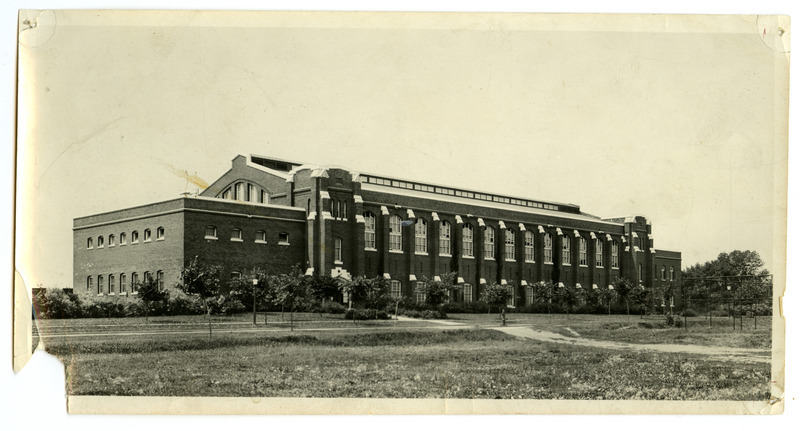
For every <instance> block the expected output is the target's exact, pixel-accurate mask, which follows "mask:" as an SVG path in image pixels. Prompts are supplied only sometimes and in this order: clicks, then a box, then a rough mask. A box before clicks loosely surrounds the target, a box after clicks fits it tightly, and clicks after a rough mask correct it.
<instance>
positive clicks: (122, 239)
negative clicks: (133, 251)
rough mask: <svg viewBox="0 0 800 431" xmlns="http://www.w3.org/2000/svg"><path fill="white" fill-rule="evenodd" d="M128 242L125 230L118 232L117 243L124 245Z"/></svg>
mask: <svg viewBox="0 0 800 431" xmlns="http://www.w3.org/2000/svg"><path fill="white" fill-rule="evenodd" d="M127 243H128V235H126V234H125V232H122V233H121V234H119V245H125V244H127Z"/></svg>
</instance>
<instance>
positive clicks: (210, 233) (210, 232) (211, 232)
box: [206, 226, 217, 239]
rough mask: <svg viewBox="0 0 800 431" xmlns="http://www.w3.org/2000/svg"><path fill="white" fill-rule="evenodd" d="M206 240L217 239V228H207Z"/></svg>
mask: <svg viewBox="0 0 800 431" xmlns="http://www.w3.org/2000/svg"><path fill="white" fill-rule="evenodd" d="M206 239H217V228H216V226H206Z"/></svg>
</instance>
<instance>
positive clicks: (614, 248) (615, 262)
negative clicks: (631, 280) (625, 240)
mask: <svg viewBox="0 0 800 431" xmlns="http://www.w3.org/2000/svg"><path fill="white" fill-rule="evenodd" d="M611 267H612V268H619V243H618V242H617V241H613V242H612V243H611Z"/></svg>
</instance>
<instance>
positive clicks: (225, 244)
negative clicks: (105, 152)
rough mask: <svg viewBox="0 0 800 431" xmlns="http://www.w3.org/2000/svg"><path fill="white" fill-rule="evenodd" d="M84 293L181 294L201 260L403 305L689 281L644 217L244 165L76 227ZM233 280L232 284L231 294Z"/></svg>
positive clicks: (324, 170) (319, 170)
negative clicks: (499, 292) (421, 288)
mask: <svg viewBox="0 0 800 431" xmlns="http://www.w3.org/2000/svg"><path fill="white" fill-rule="evenodd" d="M73 237H74V247H73V250H74V256H73V264H74V266H73V269H74V284H73V289H74V292H75V293H77V294H81V295H99V296H113V297H116V298H127V297H128V295H131V294H134V293H135V292H133V291H132V286H134V285H135V284H136V283H137V282H139V281H142V280H144V279H145V278H149V277H155V278H156V279H157V280H159V282H161V283H164V285H165V286H173V285H174V284H175V282H177V280H178V278H179V274H180V270H181V268H182V267H183V266H184V265H185V264H186V262H188V261H189V260H190V259H192V258H193V257H194V256H200V257H201V259H203V260H204V261H206V262H209V263H214V264H220V265H223V267H224V268H225V273H224V276H225V277H226V278H228V277H238V276H240V275H241V274H243V273H246V272H247V271H248V270H250V269H252V268H254V267H257V266H258V267H261V268H265V269H267V270H268V271H270V272H273V273H280V272H288V271H289V270H290V269H291V267H293V266H295V265H301V267H303V268H305V269H306V273H307V274H328V275H331V276H333V277H342V278H345V279H349V278H350V277H354V276H357V275H366V276H368V277H375V276H381V277H383V278H385V279H386V280H390V286H391V293H392V295H394V296H406V297H409V298H416V299H417V300H424V298H422V297H420V295H419V294H418V289H417V287H418V285H419V284H420V283H422V282H423V281H422V280H424V279H426V278H427V279H435V278H437V277H440V276H441V275H442V274H447V273H450V272H455V273H456V277H457V278H456V280H457V283H458V285H459V286H460V289H459V293H458V294H457V295H456V297H455V298H452V300H454V301H476V300H478V299H479V298H480V297H481V291H482V287H483V286H485V285H486V284H487V283H493V282H497V283H501V284H512V285H513V286H515V287H516V291H515V295H514V299H513V302H514V304H518V305H523V304H527V303H528V302H529V301H530V298H531V297H532V294H531V293H532V292H531V289H532V288H531V286H532V285H533V284H534V283H537V282H539V281H553V282H554V283H556V284H559V285H568V286H575V287H580V288H584V289H608V288H610V286H611V284H612V283H613V281H614V279H615V278H616V277H624V278H627V279H629V280H631V281H633V282H638V283H640V284H642V285H644V286H646V287H650V286H656V285H659V284H663V283H668V282H670V281H679V278H680V272H681V254H680V252H676V251H667V250H657V249H656V248H655V247H654V238H653V235H652V226H651V223H650V221H649V220H647V219H646V218H645V217H643V216H640V215H631V216H628V217H617V218H605V219H601V218H598V217H595V216H592V215H589V214H585V213H582V212H581V209H580V207H579V206H577V205H573V204H563V203H556V202H547V201H541V200H534V199H529V198H521V197H514V196H506V195H502V194H496V193H486V192H478V191H474V190H467V189H461V188H457V187H455V186H442V185H435V184H427V183H422V182H418V181H413V180H407V179H399V178H390V177H386V176H381V175H373V174H365V173H358V172H354V171H348V170H345V169H342V168H338V167H325V166H315V165H307V164H300V163H295V162H289V161H284V160H277V159H272V158H266V157H259V156H255V155H251V156H242V155H239V156H237V157H236V158H234V159H233V162H232V166H231V169H230V170H228V171H227V172H226V173H225V174H224V175H222V177H220V178H219V179H217V180H216V181H215V182H214V183H213V184H211V185H210V186H209V187H208V188H206V189H205V190H204V191H202V192H201V193H199V194H197V195H184V196H182V197H179V198H176V199H172V200H168V201H164V202H158V203H153V204H149V205H144V206H138V207H134V208H127V209H123V210H119V211H113V212H108V213H102V214H95V215H90V216H86V217H80V218H77V219H75V220H74V227H73ZM225 281H227V280H223V282H225Z"/></svg>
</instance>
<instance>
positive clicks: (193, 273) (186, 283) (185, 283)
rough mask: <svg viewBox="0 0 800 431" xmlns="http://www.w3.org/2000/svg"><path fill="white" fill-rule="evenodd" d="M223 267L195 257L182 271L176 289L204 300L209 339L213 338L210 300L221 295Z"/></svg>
mask: <svg viewBox="0 0 800 431" xmlns="http://www.w3.org/2000/svg"><path fill="white" fill-rule="evenodd" d="M221 272H222V267H221V266H219V265H209V264H206V263H204V262H202V261H200V258H199V257H198V256H195V257H194V258H193V259H192V260H191V261H189V264H188V265H186V266H185V267H184V268H183V269H182V270H181V281H180V282H178V283H177V284H176V285H175V287H176V288H178V289H180V290H181V291H183V292H184V293H186V294H187V295H194V296H198V297H200V299H202V300H203V306H204V307H205V309H206V318H207V319H208V337H209V338H211V307H209V304H208V301H209V299H211V298H213V297H215V296H217V295H219V288H220V286H221V283H220V273H221Z"/></svg>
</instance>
